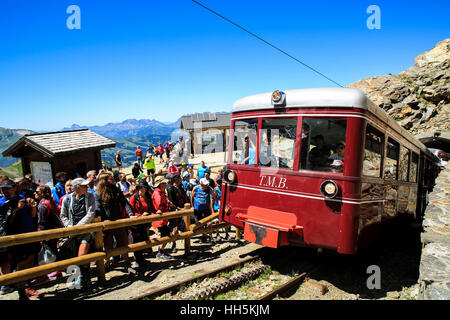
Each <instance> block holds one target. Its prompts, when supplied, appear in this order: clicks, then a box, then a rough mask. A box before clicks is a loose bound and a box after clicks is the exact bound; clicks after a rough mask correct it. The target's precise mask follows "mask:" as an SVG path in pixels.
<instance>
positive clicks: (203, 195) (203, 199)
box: [194, 186, 211, 211]
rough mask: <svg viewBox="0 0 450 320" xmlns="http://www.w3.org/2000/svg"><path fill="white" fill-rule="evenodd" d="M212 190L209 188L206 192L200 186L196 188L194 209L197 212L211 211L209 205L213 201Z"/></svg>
mask: <svg viewBox="0 0 450 320" xmlns="http://www.w3.org/2000/svg"><path fill="white" fill-rule="evenodd" d="M210 196H211V189H210V188H209V187H208V188H207V189H206V190H202V188H201V187H200V186H196V187H195V197H194V209H195V210H200V211H203V210H209V208H210V207H209V204H210V201H211V198H210Z"/></svg>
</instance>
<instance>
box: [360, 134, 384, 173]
mask: <svg viewBox="0 0 450 320" xmlns="http://www.w3.org/2000/svg"><path fill="white" fill-rule="evenodd" d="M383 141H384V139H383V134H382V133H380V132H379V131H378V130H376V129H374V128H373V127H372V126H370V125H367V129H366V145H365V148H364V161H363V175H365V176H370V177H380V175H381V152H382V151H381V150H382V146H383Z"/></svg>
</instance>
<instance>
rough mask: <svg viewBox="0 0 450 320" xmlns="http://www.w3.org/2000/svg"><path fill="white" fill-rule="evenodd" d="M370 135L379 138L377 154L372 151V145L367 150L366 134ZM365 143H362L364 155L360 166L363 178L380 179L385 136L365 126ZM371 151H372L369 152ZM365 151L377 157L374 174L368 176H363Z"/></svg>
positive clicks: (368, 125)
mask: <svg viewBox="0 0 450 320" xmlns="http://www.w3.org/2000/svg"><path fill="white" fill-rule="evenodd" d="M368 133H371V134H373V135H375V136H376V137H378V138H380V139H381V141H380V145H379V153H377V152H376V150H373V149H374V148H373V144H372V145H371V148H370V149H368V145H367V144H368V140H367V134H368ZM364 137H365V141H364V155H363V165H362V174H363V176H366V177H375V178H381V177H382V174H383V158H384V143H385V135H384V133H382V132H381V131H379V130H377V129H375V127H374V126H372V125H370V124H367V126H366V132H365V136H364ZM371 149H372V150H371ZM366 151H369V152H373V153H374V154H378V155H379V163H378V166H377V167H378V169H377V171H376V172H375V174H373V175H370V174H365V173H364V165H365V163H366V162H365V161H366Z"/></svg>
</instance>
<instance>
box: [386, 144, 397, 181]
mask: <svg viewBox="0 0 450 320" xmlns="http://www.w3.org/2000/svg"><path fill="white" fill-rule="evenodd" d="M390 144H391V145H392V146H396V147H397V158H392V157H390V156H389V155H394V154H392V152H391V151H392V150H393V148H389V146H390ZM399 158H400V143H398V142H397V141H396V140H394V139H393V138H391V137H388V139H387V140H386V153H385V157H384V169H383V177H384V179H387V180H398V176H399V175H398V168H399V160H400V159H399ZM388 159H390V160H395V161H396V164H395V175H394V176H393V177H388V176H386V168H387V166H388V164H389V163H388Z"/></svg>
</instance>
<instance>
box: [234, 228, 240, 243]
mask: <svg viewBox="0 0 450 320" xmlns="http://www.w3.org/2000/svg"><path fill="white" fill-rule="evenodd" d="M235 228H236V239H238V240H241V230H239V228H238V227H235Z"/></svg>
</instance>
